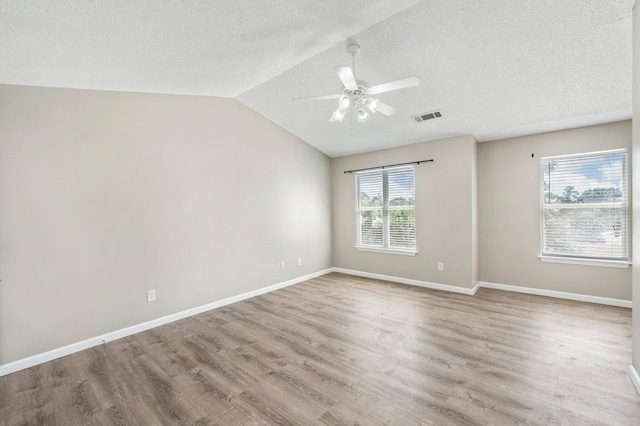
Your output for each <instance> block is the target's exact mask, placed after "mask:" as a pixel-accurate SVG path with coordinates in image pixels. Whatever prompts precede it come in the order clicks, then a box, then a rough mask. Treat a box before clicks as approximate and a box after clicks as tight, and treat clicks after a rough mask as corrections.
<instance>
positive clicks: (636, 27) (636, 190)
mask: <svg viewBox="0 0 640 426" xmlns="http://www.w3.org/2000/svg"><path fill="white" fill-rule="evenodd" d="M633 164H634V167H633V195H634V197H633V200H634V204H633V212H634V214H633V253H634V256H633V257H634V259H633V316H632V318H633V341H632V346H633V348H632V349H633V350H632V354H633V363H632V364H633V367H634V369H635V370H636V372H640V6H638V5H637V4H636V6H635V9H634V11H633Z"/></svg>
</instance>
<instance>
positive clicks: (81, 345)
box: [0, 269, 332, 377]
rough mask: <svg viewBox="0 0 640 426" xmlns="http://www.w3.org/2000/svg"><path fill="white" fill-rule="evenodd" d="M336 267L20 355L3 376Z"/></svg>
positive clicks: (3, 369) (5, 367)
mask: <svg viewBox="0 0 640 426" xmlns="http://www.w3.org/2000/svg"><path fill="white" fill-rule="evenodd" d="M331 271H332V269H325V270H322V271H318V272H315V273H313V274H309V275H305V276H303V277H298V278H294V279H292V280H289V281H285V282H281V283H278V284H274V285H271V286H268V287H263V288H259V289H257V290H253V291H249V292H247V293H243V294H239V295H237V296H231V297H228V298H226V299H222V300H218V301H216V302H211V303H207V304H206V305H202V306H197V307H195V308H191V309H187V310H185V311H181V312H176V313H175V314H170V315H167V316H164V317H161V318H157V319H154V320H151V321H147V322H143V323H141V324H136V325H132V326H131V327H126V328H123V329H120V330H116V331H112V332H110V333H106V334H102V335H100V336H96V337H92V338H89V339H86V340H83V341H81V342H77V343H72V344H70V345H67V346H63V347H61V348H56V349H52V350H50V351H47V352H43V353H40V354H37V355H33V356H30V357H28V358H23V359H19V360H17V361H14V362H10V363H7V364H3V365H0V377H2V376H6V375H7V374H11V373H15V372H16V371H20V370H24V369H25V368H29V367H33V366H35V365H38V364H42V363H43V362H47V361H52V360H54V359H57V358H61V357H63V356H66V355H70V354H72V353H75V352H79V351H82V350H85V349H89V348H92V347H94V346H98V345H101V344H103V343H106V342H110V341H112V340H116V339H120V338H122V337H126V336H130V335H132V334H136V333H140V332H141V331H145V330H149V329H151V328H154V327H159V326H161V325H164V324H168V323H170V322H173V321H177V320H179V319H183V318H187V317H190V316H193V315H197V314H200V313H202V312H206V311H210V310H211V309H215V308H220V307H222V306H226V305H230V304H232V303H236V302H240V301H241V300H245V299H249V298H251V297H255V296H259V295H261V294H265V293H269V292H272V291H275V290H278V289H281V288H284V287H288V286H290V285H293V284H297V283H300V282H302V281H307V280H310V279H312V278H316V277H319V276H321V275H325V274H328V273H329V272H331Z"/></svg>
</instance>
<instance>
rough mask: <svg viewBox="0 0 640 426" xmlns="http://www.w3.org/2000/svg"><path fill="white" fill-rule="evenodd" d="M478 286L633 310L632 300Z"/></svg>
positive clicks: (486, 285) (523, 288) (485, 286)
mask: <svg viewBox="0 0 640 426" xmlns="http://www.w3.org/2000/svg"><path fill="white" fill-rule="evenodd" d="M478 285H479V286H480V287H481V288H492V289H494V290H504V291H513V292H515V293H526V294H533V295H536V296H547V297H555V298H558V299H569V300H577V301H579V302H589V303H599V304H601V305H609V306H619V307H621V308H631V300H623V299H611V298H609V297H599V296H589V295H587V294H578V293H566V292H564V291H555V290H544V289H540V288H531V287H520V286H517V285H506V284H496V283H488V282H484V281H480V282H479V283H478Z"/></svg>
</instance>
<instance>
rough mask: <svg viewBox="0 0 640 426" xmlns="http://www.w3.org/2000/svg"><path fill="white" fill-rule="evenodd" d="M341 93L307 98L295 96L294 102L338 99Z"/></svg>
mask: <svg viewBox="0 0 640 426" xmlns="http://www.w3.org/2000/svg"><path fill="white" fill-rule="evenodd" d="M339 97H340V95H339V94H338V95H323V96H308V97H306V98H293V99H291V101H292V102H300V101H321V100H323V99H338V98H339Z"/></svg>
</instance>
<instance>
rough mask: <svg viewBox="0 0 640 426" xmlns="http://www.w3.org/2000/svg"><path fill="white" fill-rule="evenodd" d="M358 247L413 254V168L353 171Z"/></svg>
mask: <svg viewBox="0 0 640 426" xmlns="http://www.w3.org/2000/svg"><path fill="white" fill-rule="evenodd" d="M356 194H357V195H356V211H357V226H358V230H357V231H358V232H357V234H358V237H357V238H358V241H357V243H356V247H357V248H359V249H364V250H366V249H373V250H376V251H391V252H399V253H403V252H404V253H406V254H415V248H416V221H415V196H414V194H415V182H414V171H413V167H412V166H410V167H398V168H394V169H383V170H382V169H381V170H373V171H367V172H360V173H358V174H356Z"/></svg>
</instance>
